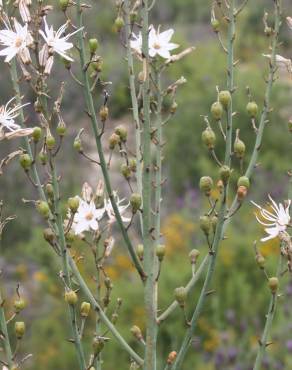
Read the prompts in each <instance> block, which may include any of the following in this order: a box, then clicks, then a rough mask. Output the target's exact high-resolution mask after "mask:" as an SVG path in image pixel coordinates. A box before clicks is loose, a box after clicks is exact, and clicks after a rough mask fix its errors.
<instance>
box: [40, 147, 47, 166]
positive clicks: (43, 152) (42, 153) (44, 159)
mask: <svg viewBox="0 0 292 370" xmlns="http://www.w3.org/2000/svg"><path fill="white" fill-rule="evenodd" d="M38 159H39V161H40V162H41V164H42V165H46V164H47V162H48V154H47V152H46V150H45V149H44V148H42V149H41V151H40V152H39V155H38Z"/></svg>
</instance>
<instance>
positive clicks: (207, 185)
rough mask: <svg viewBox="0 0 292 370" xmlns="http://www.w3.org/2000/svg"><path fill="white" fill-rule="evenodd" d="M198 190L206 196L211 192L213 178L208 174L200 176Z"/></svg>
mask: <svg viewBox="0 0 292 370" xmlns="http://www.w3.org/2000/svg"><path fill="white" fill-rule="evenodd" d="M199 186H200V190H201V191H202V192H204V193H205V195H206V196H209V195H210V194H211V190H212V187H213V180H212V178H211V177H210V176H203V177H201V178H200V185H199Z"/></svg>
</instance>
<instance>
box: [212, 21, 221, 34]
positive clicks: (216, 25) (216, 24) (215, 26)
mask: <svg viewBox="0 0 292 370" xmlns="http://www.w3.org/2000/svg"><path fill="white" fill-rule="evenodd" d="M211 26H212V28H213V31H214V32H216V33H217V32H219V27H220V22H219V21H218V19H212V21H211Z"/></svg>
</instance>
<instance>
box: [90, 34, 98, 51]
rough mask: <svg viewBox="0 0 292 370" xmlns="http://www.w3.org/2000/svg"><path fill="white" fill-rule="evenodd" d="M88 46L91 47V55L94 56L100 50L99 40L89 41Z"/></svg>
mask: <svg viewBox="0 0 292 370" xmlns="http://www.w3.org/2000/svg"><path fill="white" fill-rule="evenodd" d="M88 46H89V51H90V52H91V54H94V53H95V52H96V50H97V48H98V41H97V39H95V38H93V39H89V40H88Z"/></svg>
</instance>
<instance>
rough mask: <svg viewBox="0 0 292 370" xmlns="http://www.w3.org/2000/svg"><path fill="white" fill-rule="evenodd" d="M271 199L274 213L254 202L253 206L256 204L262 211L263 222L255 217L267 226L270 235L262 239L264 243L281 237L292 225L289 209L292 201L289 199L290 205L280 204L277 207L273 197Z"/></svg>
mask: <svg viewBox="0 0 292 370" xmlns="http://www.w3.org/2000/svg"><path fill="white" fill-rule="evenodd" d="M269 199H270V201H271V204H270V207H271V208H272V211H268V210H267V209H264V208H262V207H261V206H259V205H258V204H256V203H255V202H252V204H254V205H255V206H256V207H257V208H258V209H259V210H260V215H261V217H262V219H263V220H261V219H259V217H258V216H257V215H255V216H256V219H257V221H258V222H259V223H260V224H261V225H264V226H266V227H265V231H266V233H267V234H268V236H266V237H265V238H262V239H261V241H262V242H265V241H267V240H270V239H274V238H276V237H277V236H280V235H281V234H282V233H284V232H285V231H286V229H287V226H288V225H289V223H290V214H289V209H290V204H291V200H290V199H289V201H288V204H287V205H286V206H284V205H283V204H282V203H279V205H277V204H276V202H275V201H274V200H273V198H272V197H271V196H269Z"/></svg>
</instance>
